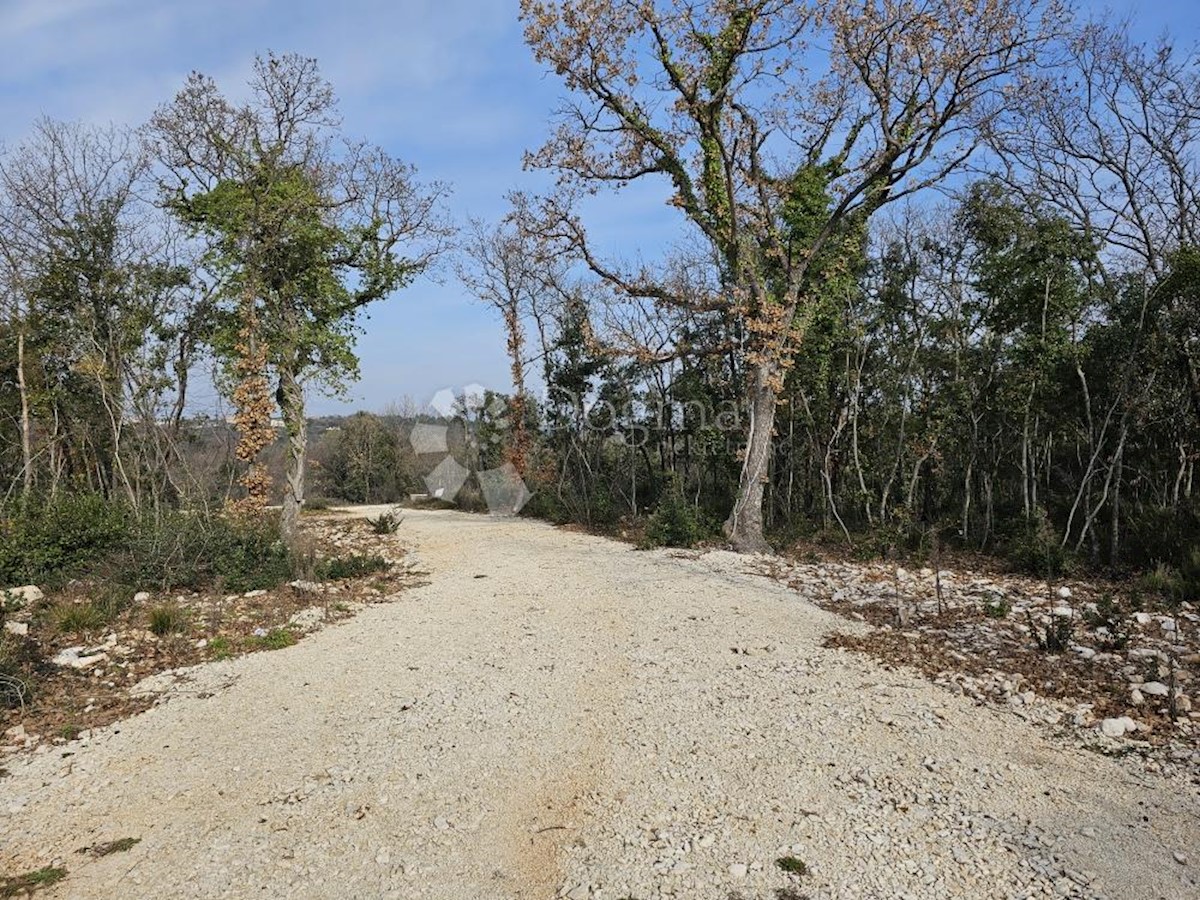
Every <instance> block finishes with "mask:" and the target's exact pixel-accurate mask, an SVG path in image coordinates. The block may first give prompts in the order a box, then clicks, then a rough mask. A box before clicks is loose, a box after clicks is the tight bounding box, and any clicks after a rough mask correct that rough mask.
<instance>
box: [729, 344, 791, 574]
mask: <svg viewBox="0 0 1200 900" xmlns="http://www.w3.org/2000/svg"><path fill="white" fill-rule="evenodd" d="M777 379H778V373H777V366H775V365H774V364H772V363H770V362H760V363H758V364H756V365H755V366H754V369H753V371H752V372H751V373H750V374H749V388H748V390H747V392H746V393H747V396H746V400H747V402H746V408H747V410H748V411H749V414H750V423H749V427H748V428H747V429H746V451H745V456H744V458H743V459H742V474H741V478H740V479H739V481H738V492H737V498H736V499H735V500H734V503H733V511H732V512H730V514H729V518H728V520H726V522H725V527H724V531H725V536H726V537H727V538H729V542H730V543H731V544H732V545H733V548H734V549H735V550H737V551H738V552H740V553H770V552H771V547H770V545H769V544H768V543H767V540H766V538H765V537H764V536H763V491H764V488H765V487H766V483H767V471H768V468H769V463H770V460H771V435H772V432H773V431H774V428H775V400H776V394H777V391H776V388H775V387H774V385H775V383H776V381H777Z"/></svg>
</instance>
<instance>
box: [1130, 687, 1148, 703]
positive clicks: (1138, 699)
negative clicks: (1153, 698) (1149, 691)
mask: <svg viewBox="0 0 1200 900" xmlns="http://www.w3.org/2000/svg"><path fill="white" fill-rule="evenodd" d="M1129 702H1130V703H1132V704H1133V705H1134V706H1141V705H1142V704H1143V703H1145V702H1146V698H1145V697H1143V696H1142V692H1141V691H1139V690H1138V689H1137V688H1131V689H1130V691H1129Z"/></svg>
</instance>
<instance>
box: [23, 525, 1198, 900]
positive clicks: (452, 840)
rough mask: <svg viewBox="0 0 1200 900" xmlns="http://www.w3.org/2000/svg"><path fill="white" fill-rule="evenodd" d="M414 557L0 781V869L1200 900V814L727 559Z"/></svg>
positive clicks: (1169, 791)
mask: <svg viewBox="0 0 1200 900" xmlns="http://www.w3.org/2000/svg"><path fill="white" fill-rule="evenodd" d="M359 512H360V514H361V512H362V511H359ZM399 539H400V540H402V541H404V542H406V543H407V544H409V545H411V546H412V547H413V548H414V549H415V550H416V553H417V554H418V555H419V557H420V560H421V561H422V563H423V567H424V568H425V569H426V570H427V571H428V572H429V577H428V584H426V585H425V586H423V587H419V588H416V589H413V590H410V591H408V592H406V593H404V594H403V595H401V596H400V597H399V598H398V599H397V600H396V601H394V602H391V603H387V604H383V605H377V606H371V607H367V608H366V609H364V610H363V611H361V612H360V613H359V614H358V615H357V616H356V617H354V618H353V619H351V620H348V621H346V622H345V623H343V624H340V625H338V626H335V627H330V628H328V629H326V630H324V631H322V632H320V633H318V634H316V635H315V636H313V637H311V638H309V639H307V640H305V641H303V642H301V643H300V644H299V645H297V646H295V647H291V648H289V649H286V650H281V651H276V652H271V653H259V654H255V655H252V656H248V657H243V658H241V659H237V660H233V661H230V662H225V663H214V664H211V665H207V666H204V667H202V669H201V670H200V671H199V673H198V674H197V675H196V677H195V678H194V679H193V680H192V681H190V682H189V683H187V684H186V685H184V686H183V688H182V689H181V690H179V691H177V695H176V696H173V697H172V698H171V699H170V700H169V702H167V703H164V704H161V705H159V706H157V707H155V708H154V709H152V710H150V711H149V712H147V713H145V714H143V715H141V716H138V717H136V718H134V719H132V720H129V721H126V722H123V723H119V724H118V725H116V726H114V727H113V728H111V729H106V730H105V731H103V732H99V733H97V734H96V735H94V736H92V737H90V738H89V739H87V740H85V741H79V742H75V743H73V744H71V745H69V746H67V747H57V748H54V749H52V750H51V751H50V752H47V753H42V754H39V755H34V756H31V757H14V758H12V759H10V760H9V761H7V762H6V763H5V765H6V766H7V767H8V768H9V769H10V770H11V775H10V776H9V777H7V778H4V779H3V780H0V848H2V849H0V856H2V858H3V869H4V870H5V871H7V872H9V873H13V872H19V871H23V870H26V869H31V868H35V867H38V866H42V865H47V864H49V863H50V862H51V861H53V860H60V861H61V864H62V865H64V866H65V867H66V868H68V869H69V870H70V876H69V877H68V878H67V880H65V881H64V882H62V883H61V884H60V885H59V886H57V887H56V888H54V889H52V890H50V891H48V892H47V893H46V894H45V896H47V897H71V898H75V897H78V898H93V897H105V898H139V897H145V898H189V897H203V898H211V897H272V898H274V897H305V898H339V900H340V898H376V897H392V898H405V900H408V898H452V900H471V898H483V900H493V898H530V900H538V898H554V897H564V896H565V897H569V898H572V900H584V898H608V900H619V898H635V900H649V898H656V897H678V898H689V900H692V898H696V900H706V898H713V900H726V898H729V897H731V896H736V897H741V898H745V900H760V898H761V900H768V898H770V900H775V898H799V897H803V896H807V897H810V898H813V900H816V898H838V900H841V898H859V897H861V898H868V897H869V898H887V900H892V898H902V897H910V898H954V897H965V898H974V897H979V898H991V897H996V898H1013V897H1035V896H1036V897H1042V896H1068V897H1114V898H1171V900H1174V898H1195V897H1200V887H1198V874H1197V873H1200V799H1198V798H1197V797H1196V796H1195V794H1194V793H1189V792H1187V791H1185V790H1181V789H1180V788H1179V787H1178V786H1177V785H1175V784H1173V783H1171V782H1167V781H1165V780H1157V779H1152V778H1150V777H1149V776H1140V775H1135V774H1133V773H1132V772H1130V771H1128V770H1127V769H1126V768H1124V767H1122V766H1121V765H1120V764H1119V762H1117V761H1113V760H1110V759H1108V758H1105V757H1102V756H1099V755H1096V754H1092V753H1087V752H1084V751H1075V750H1070V749H1067V748H1065V747H1061V746H1058V745H1056V744H1053V743H1050V742H1049V741H1048V740H1047V739H1046V738H1045V737H1044V736H1043V735H1042V733H1040V732H1038V731H1036V730H1035V729H1034V728H1032V727H1031V726H1028V725H1026V724H1025V723H1024V722H1022V721H1021V720H1020V719H1018V718H1017V717H1015V716H1013V715H1012V714H1011V713H1007V712H1004V711H1000V710H991V709H988V708H984V707H977V706H975V705H973V704H972V703H971V702H970V701H969V700H967V699H965V698H962V697H958V696H954V695H952V694H950V693H949V692H948V691H945V690H944V689H941V688H938V687H936V686H934V685H931V684H929V683H928V682H926V681H924V680H923V679H921V678H920V677H918V676H916V675H913V674H908V673H903V672H896V671H888V670H886V669H884V668H882V667H880V666H878V665H876V664H874V663H872V662H871V661H869V660H868V659H865V658H863V657H862V656H857V655H851V654H848V653H845V652H842V651H837V650H829V649H823V648H822V647H821V642H822V637H823V635H824V634H826V633H827V632H828V631H829V630H830V629H832V628H837V627H843V628H848V627H851V626H849V625H848V624H847V623H846V622H844V621H843V620H840V619H837V618H835V617H834V616H832V615H830V614H828V613H825V612H823V611H821V610H819V609H817V608H816V607H814V606H812V605H811V604H808V603H806V602H804V601H802V600H800V599H798V598H797V597H796V595H795V594H794V593H792V592H791V591H789V590H787V589H785V588H783V587H781V586H779V585H777V584H775V583H774V582H772V581H769V580H767V579H764V578H761V577H758V576H754V575H750V574H746V573H745V569H746V561H745V560H743V559H741V558H739V557H736V556H734V555H732V554H729V553H723V552H713V553H708V554H705V555H704V556H702V557H700V558H689V556H688V555H686V554H672V553H670V552H666V551H653V552H639V551H635V550H633V549H631V548H629V547H628V546H625V545H622V544H619V543H614V542H611V541H607V540H603V539H599V538H595V537H590V536H585V535H581V534H575V533H571V532H567V531H563V530H559V529H554V528H551V527H549V526H547V525H544V524H540V523H536V522H527V521H515V520H504V519H491V518H487V517H482V516H466V515H461V514H456V513H450V512H424V511H422V512H408V513H406V516H405V522H404V525H403V526H402V529H401V535H400V536H399ZM67 754H71V755H67ZM124 837H138V838H141V842H140V843H139V844H137V845H136V846H135V847H134V848H133V849H132V850H130V851H128V852H125V853H115V854H112V855H110V856H106V857H103V858H100V859H92V858H90V857H88V856H85V855H80V854H78V853H77V852H76V851H77V850H78V849H79V848H82V847H86V846H90V845H94V844H96V843H98V842H102V841H110V840H115V839H119V838H124ZM786 858H791V859H792V865H793V866H796V865H797V864H798V862H803V864H804V865H805V867H806V868H807V870H808V871H807V874H804V875H798V874H793V873H788V872H785V871H783V870H782V869H781V868H780V867H779V866H778V863H777V861H778V860H779V859H786ZM39 896H41V895H39Z"/></svg>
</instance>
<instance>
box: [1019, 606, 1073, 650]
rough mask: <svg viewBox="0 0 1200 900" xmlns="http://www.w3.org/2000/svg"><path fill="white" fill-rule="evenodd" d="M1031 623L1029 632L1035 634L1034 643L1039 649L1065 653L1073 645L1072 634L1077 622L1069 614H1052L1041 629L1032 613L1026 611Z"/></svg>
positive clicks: (1027, 618)
mask: <svg viewBox="0 0 1200 900" xmlns="http://www.w3.org/2000/svg"><path fill="white" fill-rule="evenodd" d="M1025 616H1026V620H1027V621H1028V623H1029V633H1030V634H1032V635H1033V641H1034V644H1035V645H1036V646H1037V648H1038V650H1039V651H1041V652H1042V653H1047V654H1051V655H1054V654H1058V653H1065V652H1066V651H1067V650H1068V649H1070V646H1071V636H1072V634H1073V633H1074V630H1075V623H1074V622H1073V621H1072V620H1071V618H1070V617H1069V616H1051V617H1050V621H1048V622H1046V623H1045V624H1044V625H1043V626H1042V627H1041V628H1040V629H1039V628H1038V626H1037V625H1036V624H1035V623H1034V621H1033V614H1032V613H1029V612H1027V613H1025Z"/></svg>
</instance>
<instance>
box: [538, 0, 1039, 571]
mask: <svg viewBox="0 0 1200 900" xmlns="http://www.w3.org/2000/svg"><path fill="white" fill-rule="evenodd" d="M521 10H522V18H523V21H524V25H525V37H526V40H527V42H528V44H529V45H530V47H531V48H532V50H533V52H534V55H535V57H536V58H537V59H538V61H539V62H541V63H543V64H545V65H546V66H547V67H548V68H550V69H552V70H553V71H554V72H555V73H556V74H557V75H558V76H560V77H561V78H562V79H563V82H564V84H565V85H566V88H567V89H568V92H569V98H568V100H567V101H566V102H565V103H564V105H563V106H562V108H561V109H560V110H559V113H558V117H557V125H556V128H555V130H554V132H553V134H552V135H551V136H550V138H549V140H548V141H547V142H546V144H545V145H544V146H543V147H542V148H540V149H539V150H538V151H536V152H534V153H532V154H530V156H529V158H528V163H529V164H530V165H531V166H533V167H537V168H544V169H548V170H552V171H554V172H556V173H558V175H559V182H558V190H557V192H556V193H555V194H554V195H553V196H552V197H549V198H547V199H546V201H545V203H544V207H543V210H544V223H543V228H544V234H545V236H546V237H547V238H548V239H550V240H552V241H556V242H558V243H559V244H560V245H561V246H563V247H564V248H567V249H569V250H570V251H572V252H573V253H574V254H576V256H577V258H578V259H579V260H580V261H581V262H582V263H583V264H584V265H586V266H587V268H589V269H590V270H591V272H592V273H594V274H595V275H596V276H598V277H599V278H600V279H602V280H603V281H605V282H606V283H607V284H608V285H610V286H611V287H612V288H614V289H616V290H617V291H618V292H620V293H622V294H624V295H625V296H627V297H630V298H632V299H637V300H650V301H653V302H654V303H656V304H659V305H663V306H672V307H681V308H686V309H690V310H703V311H708V312H713V313H716V314H717V315H719V316H721V317H722V318H723V319H724V320H725V321H726V322H727V323H728V325H729V328H728V333H729V335H730V336H731V339H732V340H734V341H736V350H737V352H738V353H739V354H740V356H741V358H742V359H743V361H744V371H745V374H744V378H743V381H744V385H743V389H742V392H743V407H744V414H745V416H746V422H745V430H746V446H745V451H744V456H743V461H742V471H741V477H740V485H739V490H738V494H737V498H736V501H735V503H734V507H733V510H732V512H731V514H730V516H729V519H728V521H727V523H726V533H727V534H728V536H729V538H730V540H731V541H732V543H733V544H734V545H735V546H736V547H737V548H739V549H743V550H764V549H766V548H767V544H766V542H765V540H764V537H763V518H762V503H763V491H764V485H765V483H766V480H767V477H768V467H769V462H770V456H771V442H772V433H773V429H774V421H775V409H776V404H777V401H778V397H779V394H780V390H781V387H782V384H783V381H784V379H785V377H786V373H787V371H788V369H789V367H790V365H791V362H792V360H793V357H794V353H795V350H796V347H797V346H798V344H799V342H800V341H801V340H802V339H803V336H804V330H805V325H806V323H807V322H808V321H809V316H808V313H809V311H810V309H811V307H812V303H811V299H812V296H813V292H814V291H815V290H817V289H819V286H820V282H821V281H822V280H824V279H825V278H826V277H831V276H832V275H834V274H835V272H834V271H832V270H836V268H837V258H838V257H839V256H841V255H843V254H840V253H839V252H837V244H838V243H839V242H845V243H844V246H845V249H846V253H845V254H844V255H845V256H846V257H847V258H850V257H854V256H855V255H857V248H858V247H859V246H861V242H862V240H863V237H864V235H865V228H866V223H867V220H868V218H869V217H870V216H871V214H872V213H874V212H875V211H876V210H878V209H879V208H880V207H882V206H883V205H884V204H887V203H891V202H894V201H896V200H898V199H900V198H903V197H907V196H910V195H911V194H913V193H914V192H916V191H920V190H922V189H924V188H928V187H930V186H932V185H935V184H937V183H938V182H940V181H942V180H944V179H945V178H946V177H947V176H948V175H949V174H950V173H951V172H953V171H954V170H955V169H956V168H958V167H959V166H961V165H962V164H963V162H964V161H965V160H966V159H967V158H968V157H969V156H970V155H971V154H972V152H973V151H974V149H975V147H976V145H977V141H978V135H979V134H980V132H981V129H982V126H984V125H985V124H986V123H987V122H988V121H989V120H991V119H992V118H993V117H995V116H996V115H997V114H998V113H999V112H1000V111H1002V110H1003V109H1005V108H1006V107H1008V106H1010V105H1011V104H1012V103H1013V102H1014V98H1015V97H1016V96H1017V93H1016V91H1015V86H1016V83H1017V81H1018V80H1019V78H1020V76H1021V75H1022V74H1023V72H1024V71H1025V70H1026V69H1027V68H1028V67H1029V66H1031V65H1033V64H1034V63H1035V62H1036V61H1037V60H1038V58H1039V55H1040V54H1041V53H1042V51H1043V48H1044V47H1045V45H1046V42H1047V39H1048V37H1049V36H1050V35H1051V34H1052V33H1053V32H1054V31H1055V30H1056V29H1057V27H1058V25H1059V23H1060V20H1061V11H1060V9H1059V8H1058V7H1057V6H1056V5H1054V3H1053V2H1052V0H1051V2H1050V3H1043V2H1040V0H1013V2H1002V0H866V2H861V3H848V2H842V0H829V2H821V0H803V2H802V0H695V2H690V0H674V2H666V0H522V3H521ZM647 179H659V180H662V181H663V182H665V183H666V184H667V185H669V189H670V200H669V203H670V204H671V206H672V207H674V208H676V209H677V210H678V211H679V213H680V215H681V216H682V218H683V221H684V222H686V224H687V226H689V227H690V229H691V230H692V232H693V233H694V234H698V235H699V236H700V237H701V238H702V240H703V242H704V243H705V245H706V246H707V247H708V250H709V253H710V255H711V263H712V265H713V266H714V267H716V268H717V270H718V271H719V284H720V288H719V290H717V291H716V292H713V293H706V294H702V295H697V294H695V293H692V292H686V293H685V292H680V291H678V290H676V289H675V287H674V284H673V283H672V280H669V279H667V278H665V277H662V275H661V272H662V271H664V270H663V269H662V268H660V267H656V266H654V265H652V264H643V263H640V262H639V263H633V264H630V263H628V262H623V261H620V260H617V259H614V258H611V257H609V256H607V255H606V254H604V253H603V252H602V250H601V249H600V248H599V247H598V246H597V245H596V243H595V242H594V241H593V240H592V239H591V238H590V236H589V233H588V230H587V227H586V224H585V222H584V220H583V218H582V216H581V214H580V212H579V204H578V201H579V200H580V198H581V197H584V196H586V195H587V194H589V193H593V192H595V191H597V190H600V189H614V190H619V189H620V188H623V187H625V186H627V185H630V184H631V183H634V182H639V181H642V180H647ZM831 248H832V249H833V250H834V252H833V253H830V252H829V251H830V249H831ZM818 269H820V271H817V270H818Z"/></svg>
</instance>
